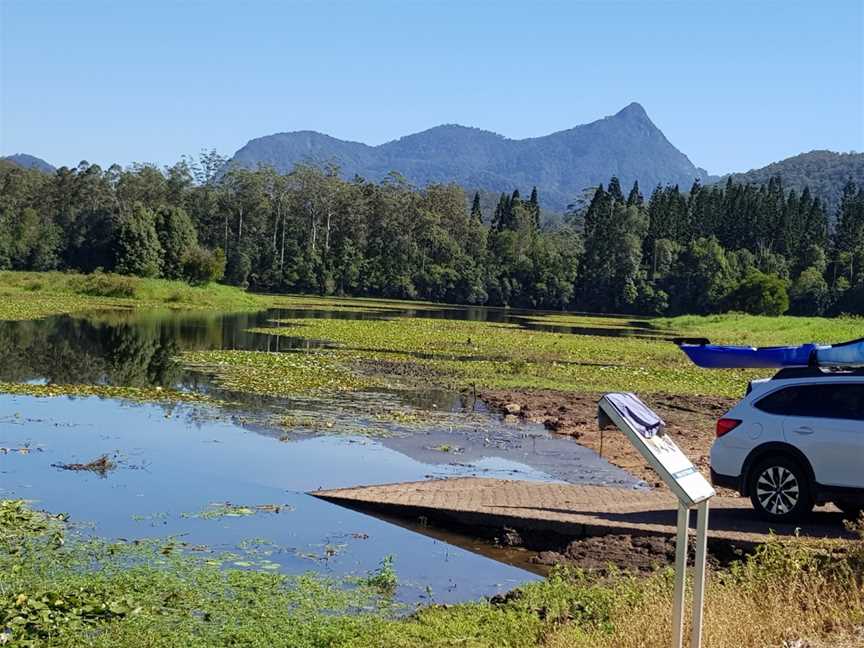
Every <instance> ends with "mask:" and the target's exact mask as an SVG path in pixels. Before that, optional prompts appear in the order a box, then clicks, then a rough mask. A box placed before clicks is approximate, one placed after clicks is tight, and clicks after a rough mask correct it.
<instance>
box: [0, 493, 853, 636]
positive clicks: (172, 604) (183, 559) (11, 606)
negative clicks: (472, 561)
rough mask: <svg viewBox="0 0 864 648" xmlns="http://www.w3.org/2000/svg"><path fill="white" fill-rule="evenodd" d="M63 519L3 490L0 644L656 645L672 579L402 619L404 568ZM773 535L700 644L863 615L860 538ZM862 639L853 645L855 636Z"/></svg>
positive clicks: (584, 581)
mask: <svg viewBox="0 0 864 648" xmlns="http://www.w3.org/2000/svg"><path fill="white" fill-rule="evenodd" d="M65 533H66V529H65V521H64V520H63V519H62V518H59V519H58V518H55V517H50V516H46V515H43V514H41V513H37V512H34V511H32V510H31V509H29V508H28V507H27V506H25V505H23V504H22V503H21V502H18V501H9V500H5V501H3V500H0V643H7V644H10V645H16V646H30V647H34V648H35V647H42V646H58V647H72V646H76V647H78V646H92V647H109V646H110V647H111V648H125V647H129V648H132V647H139V646H151V647H165V648H168V647H169V646H170V647H173V646H181V645H182V646H190V647H196V646H200V647H204V646H206V647H208V648H219V647H222V646H225V647H227V646H248V647H256V646H260V647H267V648H271V647H283V646H284V647H286V648H287V647H291V648H302V647H308V648H317V647H319V646H320V647H322V648H323V647H325V646H327V647H330V646H333V647H346V648H347V647H357V648H360V647H363V648H366V647H370V646H378V647H381V648H384V647H388V648H390V647H394V646H397V647H402V648H415V647H416V648H421V647H428V646H442V647H443V646H473V647H475V648H485V647H488V648H498V647H501V646H507V647H511V648H522V647H525V648H528V647H531V646H553V647H556V648H589V647H592V648H594V647H596V648H605V647H608V648H613V647H614V648H628V647H631V646H632V647H633V648H636V647H637V646H639V647H642V648H654V647H657V648H661V647H664V648H665V646H667V645H668V643H669V636H670V632H671V630H670V627H669V620H668V618H669V610H670V607H671V596H672V578H671V573H670V572H669V571H668V570H663V571H658V572H656V573H655V574H653V575H651V576H648V577H639V578H637V577H629V576H626V575H620V574H614V573H613V574H612V575H611V576H605V577H603V578H599V577H594V576H591V575H587V574H584V573H577V572H566V571H558V572H555V573H554V574H553V575H551V576H550V577H549V578H547V579H546V580H545V581H542V582H538V583H532V584H529V585H526V586H524V587H521V588H519V589H517V590H515V591H514V592H512V593H511V594H510V595H508V596H506V597H501V598H499V599H496V600H494V601H481V602H476V603H466V604H461V605H455V606H448V607H443V606H435V605H432V606H428V607H424V608H421V609H419V610H417V611H415V612H414V613H413V614H411V615H409V616H407V617H401V618H400V617H399V616H398V614H399V613H403V614H404V613H407V612H408V611H407V610H404V609H399V608H398V607H394V604H393V603H392V602H391V600H390V595H391V593H392V591H393V588H394V586H395V585H396V583H397V582H398V556H397V557H396V571H395V572H394V571H393V570H392V568H391V567H390V566H389V565H388V564H386V563H385V564H384V566H383V567H382V569H381V570H380V571H379V572H376V573H372V574H369V575H361V576H360V577H358V578H357V579H354V580H352V581H351V582H347V583H338V582H335V581H332V580H328V579H323V578H319V577H313V576H303V577H285V576H281V575H279V574H274V573H272V572H266V573H265V572H259V571H254V570H238V569H231V568H228V569H226V568H223V567H222V562H221V561H220V560H219V557H218V556H216V555H213V554H207V555H206V557H205V558H196V557H193V556H192V555H191V554H188V553H185V552H183V551H182V548H181V547H179V546H178V545H176V544H174V543H171V542H162V543H160V542H151V543H139V544H126V543H111V544H109V543H104V542H94V541H82V540H78V539H76V538H74V537H72V538H65V537H64V535H65ZM837 549H838V548H837V547H836V546H833V545H828V544H812V545H808V544H803V543H801V542H794V543H791V544H788V545H781V544H779V543H774V544H770V545H766V546H765V547H763V549H762V550H761V551H760V552H758V553H757V554H756V555H755V556H753V557H751V558H750V559H748V560H747V561H745V562H742V563H740V564H736V565H734V566H733V567H732V568H731V569H729V570H724V571H716V572H713V573H711V575H710V579H709V585H708V591H707V616H706V625H705V637H706V643H705V645H706V646H707V647H709V648H733V647H734V648H748V647H751V648H756V647H759V648H762V647H764V646H778V647H779V646H781V645H784V644H783V642H784V641H794V640H797V639H801V638H812V639H815V640H819V639H824V640H826V641H828V640H830V641H831V644H830V645H835V646H837V645H841V644H840V643H839V642H840V640H841V638H842V637H844V636H851V635H852V633H853V632H855V629H856V627H858V626H860V625H861V624H862V622H864V599H862V589H861V585H860V582H859V577H860V573H861V569H862V567H864V548H862V546H861V543H860V542H853V543H849V544H847V545H846V546H844V547H843V548H842V549H843V551H838V550H837ZM850 645H852V644H850Z"/></svg>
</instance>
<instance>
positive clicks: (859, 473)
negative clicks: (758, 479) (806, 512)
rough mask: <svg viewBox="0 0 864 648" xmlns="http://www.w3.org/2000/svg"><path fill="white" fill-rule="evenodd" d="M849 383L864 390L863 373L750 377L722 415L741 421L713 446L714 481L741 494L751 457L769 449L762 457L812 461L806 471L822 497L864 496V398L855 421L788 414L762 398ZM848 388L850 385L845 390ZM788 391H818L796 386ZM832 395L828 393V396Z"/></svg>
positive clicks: (793, 401)
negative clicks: (773, 409) (739, 396)
mask: <svg viewBox="0 0 864 648" xmlns="http://www.w3.org/2000/svg"><path fill="white" fill-rule="evenodd" d="M850 383H851V384H852V385H857V386H860V387H861V389H862V390H864V380H862V378H861V376H860V375H857V376H855V375H844V374H839V375H831V374H825V375H823V376H817V377H814V376H801V377H793V378H784V379H781V378H779V377H778V378H775V379H765V380H754V381H752V382H751V383H750V385H749V387H748V391H747V395H746V396H745V397H744V398H743V399H742V400H741V401H740V402H739V403H738V404H736V405H735V406H734V407H733V408H732V409H730V410H729V411H728V412H727V413H726V414H724V416H723V418H732V419H737V420H740V421H741V424H740V425H739V426H738V427H736V428H735V429H733V430H732V431H730V432H728V433H726V434H725V435H723V436H722V437H719V438H717V439H716V440H715V441H714V443H713V445H712V447H711V454H710V461H711V469H712V477H714V479H715V482H716V483H717V484H718V485H726V486H727V487H728V485H729V484H731V483H734V484H737V489H738V490H739V491H740V492H742V493H743V492H745V491H746V488H747V474H746V472H747V470H749V469H750V468H752V467H753V466H752V465H751V464H752V463H753V461H752V457H754V456H759V457H760V458H761V457H762V456H763V454H764V453H767V454H764V456H771V455H772V454H774V455H776V454H790V455H792V456H796V457H798V459H799V463H803V461H804V460H806V461H807V463H808V464H809V466H808V469H809V470H810V471H811V475H812V477H813V478H814V483H813V485H812V486H813V488H814V490H815V491H816V493H815V494H816V495H817V496H820V495H821V497H819V499H820V500H823V501H824V500H826V499H828V498H830V497H833V496H834V495H835V494H836V493H837V492H841V491H842V492H846V493H852V494H854V493H858V492H860V493H861V494H864V398H862V400H861V411H860V414H857V415H858V416H860V417H861V418H860V419H856V420H853V419H851V418H829V417H826V416H809V417H808V416H799V415H789V414H788V413H785V412H783V411H777V412H776V413H775V412H771V411H765V409H760V403H761V401H763V399H766V398H768V397H769V396H772V395H775V394H777V392H780V391H781V390H786V389H787V388H789V387H798V388H808V387H819V388H820V389H822V392H821V393H822V394H826V392H825V390H826V389H830V386H831V385H838V386H839V385H849V384H850ZM836 391H843V390H842V389H839V390H836ZM848 392H849V390H848V389H847V390H846V392H845V393H848ZM785 393H786V394H813V393H816V392H811V391H809V390H807V389H804V390H802V389H798V390H794V391H792V392H785ZM833 393H835V392H834V391H830V392H828V395H829V396H830V395H831V394H833ZM856 393H857V392H856ZM782 399H783V395H779V396H777V400H779V401H781V402H782ZM811 400H812V398H811ZM765 402H766V403H769V402H771V401H765ZM791 402H792V403H793V405H794V403H796V402H798V401H796V400H795V399H792V400H791ZM831 406H832V405H831V404H829V405H828V406H827V407H829V408H830V407H831ZM792 409H793V410H794V407H793V408H792ZM829 411H830V409H829ZM838 489H839V490H838Z"/></svg>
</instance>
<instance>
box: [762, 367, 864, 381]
mask: <svg viewBox="0 0 864 648" xmlns="http://www.w3.org/2000/svg"><path fill="white" fill-rule="evenodd" d="M838 376H841V377H842V376H864V368H855V369H832V368H830V367H789V368H788V369H781V370H780V371H778V372H777V373H776V374H774V375H773V376H772V377H771V380H789V379H791V378H837V377H838Z"/></svg>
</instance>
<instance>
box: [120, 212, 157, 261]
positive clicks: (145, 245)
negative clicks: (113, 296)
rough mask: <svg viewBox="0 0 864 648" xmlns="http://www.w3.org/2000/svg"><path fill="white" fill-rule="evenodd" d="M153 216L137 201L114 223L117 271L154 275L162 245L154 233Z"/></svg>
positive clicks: (154, 219) (154, 218)
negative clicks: (127, 212) (129, 211)
mask: <svg viewBox="0 0 864 648" xmlns="http://www.w3.org/2000/svg"><path fill="white" fill-rule="evenodd" d="M155 221H156V217H155V215H154V214H153V212H152V211H151V210H149V209H148V208H147V207H145V206H144V205H142V204H140V203H138V204H136V205H135V207H134V208H133V209H132V211H131V213H129V214H128V215H126V216H125V217H122V218H121V219H120V222H119V225H118V226H117V240H116V248H115V254H116V265H115V269H116V271H117V272H119V273H120V274H127V275H136V276H139V277H156V276H158V275H159V270H160V266H161V262H162V246H161V245H160V244H159V236H158V235H157V234H156V224H155Z"/></svg>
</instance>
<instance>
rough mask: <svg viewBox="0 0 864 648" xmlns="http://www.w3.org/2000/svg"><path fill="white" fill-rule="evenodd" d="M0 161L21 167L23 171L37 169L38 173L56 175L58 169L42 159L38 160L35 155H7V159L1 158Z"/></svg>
mask: <svg viewBox="0 0 864 648" xmlns="http://www.w3.org/2000/svg"><path fill="white" fill-rule="evenodd" d="M0 160H6V161H7V162H11V163H12V164H15V165H17V166H20V167H21V168H23V169H36V170H37V171H42V172H43V173H54V171H56V169H55V168H54V166H53V165H51V164H48V163H47V162H46V161H45V160H43V159H42V158H38V157H36V156H35V155H29V154H27V153H15V154H14V155H7V156H5V157H0Z"/></svg>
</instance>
